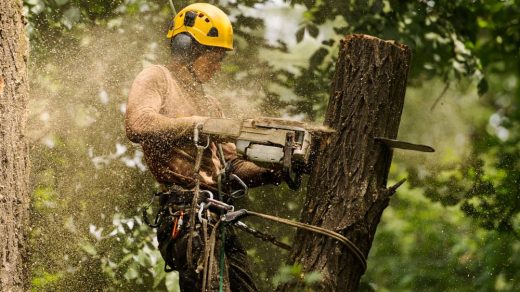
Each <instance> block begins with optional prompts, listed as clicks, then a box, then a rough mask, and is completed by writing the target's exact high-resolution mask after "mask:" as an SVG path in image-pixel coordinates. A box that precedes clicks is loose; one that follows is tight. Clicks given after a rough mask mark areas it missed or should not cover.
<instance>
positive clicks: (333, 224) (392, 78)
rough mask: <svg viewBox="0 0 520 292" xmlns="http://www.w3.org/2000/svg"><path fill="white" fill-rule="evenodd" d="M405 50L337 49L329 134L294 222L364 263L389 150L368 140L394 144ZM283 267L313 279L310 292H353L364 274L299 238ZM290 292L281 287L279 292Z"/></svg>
mask: <svg viewBox="0 0 520 292" xmlns="http://www.w3.org/2000/svg"><path fill="white" fill-rule="evenodd" d="M410 59H411V53H410V50H409V49H408V48H407V47H406V46H404V45H401V44H398V43H395V42H392V41H383V40H380V39H377V38H375V37H371V36H367V35H351V36H346V37H345V39H344V40H343V41H342V42H341V47H340V52H339V58H338V61H337V64H336V73H335V76H334V81H333V83H332V89H331V96H330V100H329V105H328V108H327V113H326V117H325V125H327V126H329V127H331V128H333V129H334V130H336V132H335V133H334V134H332V135H331V136H330V137H329V139H328V140H327V141H324V142H323V143H322V145H321V151H320V153H319V154H318V159H317V163H316V165H315V168H314V169H313V172H312V173H311V176H310V179H309V183H308V190H307V196H306V202H305V205H304V209H303V211H302V215H301V221H302V222H305V223H309V224H312V225H316V226H321V227H324V228H327V229H330V230H334V231H337V232H339V233H341V234H343V235H345V236H346V237H347V238H349V239H350V240H352V241H353V242H354V243H355V244H356V245H357V246H358V247H359V248H360V249H361V251H362V252H363V253H364V254H365V256H367V255H368V252H369V250H370V247H371V245H372V240H373V239H374V234H375V232H376V228H377V225H378V223H379V220H380V217H381V214H382V213H383V210H384V209H385V208H386V207H387V206H388V202H389V198H390V196H391V195H392V194H393V193H394V192H395V188H387V187H386V184H387V178H388V172H389V168H390V163H391V160H392V150H391V149H389V148H386V147H385V146H383V145H382V144H380V143H379V142H377V141H375V140H374V137H386V138H396V136H397V131H398V127H399V122H400V119H401V112H402V109H403V102H404V95H405V91H406V79H407V75H408V70H409V64H410ZM294 243H295V245H294V246H293V250H292V252H291V258H290V261H291V262H292V263H299V264H301V265H302V267H303V271H304V272H309V271H317V272H319V273H321V276H322V281H321V282H320V284H319V287H316V291H319V290H322V291H356V290H357V289H358V287H359V281H360V278H361V276H362V275H363V273H364V271H363V269H362V267H361V265H360V264H359V262H358V261H357V260H356V258H355V257H354V256H353V254H352V252H350V251H349V250H348V249H346V248H345V247H344V246H343V245H341V244H339V243H338V242H337V241H335V240H333V239H330V238H327V237H324V236H321V235H317V234H313V233H309V232H305V231H301V230H299V231H298V232H297V235H296V238H295V240H294ZM289 288H291V287H289V286H285V287H282V290H286V289H289Z"/></svg>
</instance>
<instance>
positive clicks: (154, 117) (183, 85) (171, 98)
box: [125, 63, 272, 189]
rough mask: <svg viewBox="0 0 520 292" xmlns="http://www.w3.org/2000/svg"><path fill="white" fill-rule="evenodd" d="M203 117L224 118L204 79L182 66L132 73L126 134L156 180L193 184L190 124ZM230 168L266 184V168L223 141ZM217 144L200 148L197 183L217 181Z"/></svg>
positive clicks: (247, 179)
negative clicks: (203, 84) (132, 79)
mask: <svg viewBox="0 0 520 292" xmlns="http://www.w3.org/2000/svg"><path fill="white" fill-rule="evenodd" d="M207 117H223V113H222V109H221V107H220V104H219V102H218V101H217V100H215V99H214V98H212V97H210V96H208V95H206V94H205V93H204V90H203V88H202V84H201V83H200V82H199V81H198V80H197V79H196V78H195V77H194V76H193V75H192V74H191V72H190V71H189V70H188V69H187V68H186V67H184V66H181V65H179V64H176V63H173V64H172V65H170V66H168V67H165V66H161V65H153V66H150V67H148V68H146V69H144V70H143V71H141V73H139V75H138V76H137V77H136V79H135V81H134V83H133V85H132V88H131V90H130V94H129V97H128V103H127V111H126V118H125V125H126V134H127V136H128V138H129V139H130V140H131V141H132V142H135V143H140V144H141V146H142V148H143V152H144V157H145V161H146V164H147V166H148V168H149V169H150V171H151V172H152V174H153V175H154V176H155V178H156V179H157V181H158V182H160V183H166V184H168V183H173V184H177V185H180V186H182V187H184V188H188V189H189V188H192V187H193V186H194V162H195V157H196V147H195V144H194V142H193V131H194V127H195V125H196V124H198V123H202V122H204V121H205V120H206V119H207ZM222 146H223V147H222V148H223V150H224V156H225V159H226V161H229V162H230V163H231V169H232V172H233V173H234V174H236V175H238V176H239V177H240V178H241V179H242V180H243V181H244V182H245V183H246V184H247V185H249V186H251V187H253V186H258V185H262V184H265V183H270V182H269V181H265V180H266V179H267V178H269V177H272V175H271V174H272V172H271V171H270V170H269V169H266V168H262V167H259V166H257V165H255V164H254V163H252V162H249V161H244V160H241V159H238V158H237V153H236V147H235V145H234V144H232V143H225V144H223V145H222ZM217 153H218V150H217V146H216V144H215V143H213V142H211V143H210V146H209V147H208V148H207V149H206V150H205V151H204V153H203V157H202V163H201V168H200V171H199V174H200V177H201V184H202V185H203V186H204V185H206V186H209V187H216V186H217V175H218V171H219V169H220V168H221V167H222V165H221V162H220V160H219V158H218V156H217Z"/></svg>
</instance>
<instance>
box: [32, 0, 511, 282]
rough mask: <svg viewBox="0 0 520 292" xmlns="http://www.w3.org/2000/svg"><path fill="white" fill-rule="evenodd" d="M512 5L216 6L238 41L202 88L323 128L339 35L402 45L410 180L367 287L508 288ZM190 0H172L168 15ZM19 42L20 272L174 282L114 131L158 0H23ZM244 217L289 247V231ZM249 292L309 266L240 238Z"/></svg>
mask: <svg viewBox="0 0 520 292" xmlns="http://www.w3.org/2000/svg"><path fill="white" fill-rule="evenodd" d="M519 2H520V1H512V0H505V1H483V0H481V1H479V0H477V1H462V0H452V1H433V0H420V1H396V0H395V1H394V0H368V1H358V0H348V1H344V0H341V1H340V0H318V1H307V0H304V1H296V0H293V1H283V0H271V1H259V0H258V1H256V0H247V1H233V0H220V1H213V3H217V4H219V6H220V7H222V8H223V9H224V10H225V11H226V12H227V13H228V14H229V15H230V18H231V19H232V21H233V25H234V30H235V35H236V38H235V40H236V41H235V43H236V50H235V51H234V52H233V53H231V54H230V55H229V57H228V58H227V59H226V62H225V64H224V66H223V72H222V74H220V75H219V76H218V77H217V78H215V79H214V80H213V81H212V82H211V83H210V84H208V85H207V87H206V90H207V91H208V92H210V93H211V94H213V95H215V96H219V97H220V98H221V101H222V103H223V105H224V108H225V109H226V112H227V114H228V115H229V116H231V117H234V116H256V115H275V116H282V117H286V118H297V119H303V120H306V121H314V122H320V121H322V119H323V114H324V111H325V108H326V104H327V101H328V91H329V83H330V80H331V77H332V74H333V70H334V65H335V59H336V58H337V52H338V46H339V42H340V40H341V39H342V37H343V35H345V34H350V33H366V34H371V35H374V36H377V37H380V38H382V39H393V40H396V41H398V42H401V43H404V44H407V45H408V46H410V47H411V48H412V50H413V63H412V68H411V71H410V74H409V87H408V94H407V97H406V103H405V108H404V112H403V117H402V123H401V127H400V130H401V131H400V134H399V138H400V139H403V140H407V141H413V142H419V143H424V144H430V145H432V146H434V147H435V148H436V149H437V152H436V153H434V154H431V155H424V154H414V153H400V152H396V153H395V157H394V163H393V166H392V169H391V180H393V181H397V180H399V179H401V178H404V177H407V178H408V179H409V183H408V184H407V185H406V186H403V187H402V188H401V189H399V191H398V194H397V195H396V196H395V198H393V199H392V201H391V203H390V206H389V207H388V209H387V210H386V211H385V213H384V214H383V218H382V221H381V223H380V225H379V228H378V232H377V234H376V238H375V240H374V245H373V247H372V250H371V253H370V258H369V267H368V271H367V273H366V275H365V276H364V277H363V279H362V280H363V283H362V290H367V291H374V290H375V291H395V290H397V291H417V290H419V291H438V290H441V291H475V290H478V291H490V290H497V291H515V288H517V287H520V283H519V282H520V280H519V279H520V275H519V271H520V257H519V256H518V255H519V254H520V253H519V249H520V236H519V235H520V215H519V211H520V187H519V186H520V146H519V145H520V143H519V142H520V109H519V105H520V85H519V80H518V77H519V73H520V72H519V71H520V60H519V56H520V30H519V29H518V28H519V27H520V26H519V21H520V20H519V18H518V15H520V5H519V4H520V3H519ZM188 3H191V2H190V1H175V5H176V6H177V9H180V8H181V7H183V6H184V5H186V4H188ZM25 8H26V9H25V14H26V17H27V19H28V20H29V25H28V33H29V36H30V40H31V47H32V51H31V52H32V53H31V64H30V69H31V73H30V74H31V75H30V77H31V78H30V80H31V84H30V86H31V96H32V99H31V104H30V122H29V127H28V128H29V135H30V137H31V140H32V144H31V145H32V146H31V160H32V165H33V166H32V180H31V181H32V197H33V200H32V229H31V236H30V244H31V250H32V253H31V267H32V287H33V289H34V290H35V291H54V290H60V291H61V290H66V291H69V290H79V291H84V290H109V291H115V290H117V291H135V290H158V291H162V290H165V291H177V290H178V286H177V274H176V273H169V274H166V273H164V272H163V266H164V263H163V261H162V259H161V258H160V256H159V254H158V252H157V250H156V248H155V247H156V244H157V243H156V241H155V239H154V231H153V230H151V229H149V228H148V227H146V226H145V225H143V224H142V221H141V219H140V217H139V209H140V208H141V207H142V206H143V205H144V204H146V202H147V201H148V199H149V196H150V195H151V194H152V193H154V191H156V189H157V187H158V186H157V185H156V184H155V182H154V180H153V178H152V177H151V176H150V174H149V173H148V172H147V171H146V167H145V165H144V162H143V160H142V152H141V151H140V148H139V147H138V146H137V145H133V144H131V143H130V142H129V141H128V140H127V139H126V137H125V136H124V127H123V115H124V111H125V101H126V95H127V93H128V90H129V87H130V85H131V82H132V80H133V78H134V77H135V75H136V74H137V73H138V72H139V71H140V70H142V68H143V67H144V66H147V65H148V64H151V63H165V62H168V48H167V43H166V39H165V37H164V36H165V30H166V28H167V24H168V21H169V18H170V17H171V12H170V10H169V6H168V1H163V0H161V1H158V0H151V1H144V0H117V1H102V0H90V1H79V0H25ZM304 194H305V190H301V191H299V192H292V191H290V190H288V189H287V188H286V187H281V188H274V187H265V188H261V189H257V190H255V191H254V192H252V194H251V195H250V196H249V197H248V198H246V199H244V200H243V201H240V202H238V204H239V205H240V206H245V207H247V208H249V209H253V210H259V211H265V212H267V213H271V214H274V215H278V216H282V217H286V218H292V219H297V218H298V215H299V212H300V206H301V204H302V202H303V196H304ZM248 224H250V225H251V226H253V227H255V228H258V229H261V230H264V231H266V232H269V233H272V234H274V235H277V236H278V237H279V238H280V239H281V240H283V241H285V242H287V243H291V240H292V235H293V230H288V229H286V228H284V227H281V226H277V225H268V224H267V223H265V222H262V221H254V220H250V221H248ZM241 236H242V240H243V241H244V243H245V245H246V246H247V248H248V253H249V254H250V256H251V260H252V262H254V268H255V277H256V279H257V282H258V284H259V286H260V288H261V290H262V291H269V290H272V289H273V287H274V285H276V284H278V283H281V282H286V281H304V283H306V284H308V285H309V289H312V283H314V282H315V281H319V275H315V274H313V273H310V274H308V275H303V276H302V275H301V273H300V270H299V267H298V266H284V261H285V258H286V257H287V253H286V252H285V251H282V250H279V249H277V248H275V247H273V246H271V245H269V244H268V243H259V242H258V240H257V239H255V238H252V237H251V236H250V235H248V234H243V235H241Z"/></svg>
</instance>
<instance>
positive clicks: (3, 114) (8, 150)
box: [0, 0, 29, 291]
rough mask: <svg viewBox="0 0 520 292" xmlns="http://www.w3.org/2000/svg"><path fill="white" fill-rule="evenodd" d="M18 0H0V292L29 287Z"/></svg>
mask: <svg viewBox="0 0 520 292" xmlns="http://www.w3.org/2000/svg"><path fill="white" fill-rule="evenodd" d="M22 8H23V6H22V1H21V0H1V1H0V246H1V249H0V291H22V290H28V289H29V279H28V278H29V275H28V263H27V245H26V231H27V224H28V221H29V220H28V216H29V191H28V189H29V186H28V182H29V177H28V176H29V159H28V146H27V145H28V144H27V139H26V137H25V124H26V120H27V100H28V85H27V54H28V42H27V38H26V35H25V19H24V17H23V15H22Z"/></svg>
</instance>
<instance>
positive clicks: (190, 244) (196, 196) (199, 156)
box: [186, 145, 205, 268]
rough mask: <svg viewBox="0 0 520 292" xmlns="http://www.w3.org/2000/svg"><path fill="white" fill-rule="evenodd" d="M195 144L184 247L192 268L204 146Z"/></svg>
mask: <svg viewBox="0 0 520 292" xmlns="http://www.w3.org/2000/svg"><path fill="white" fill-rule="evenodd" d="M196 146H197V157H196V158H195V167H194V169H193V175H194V176H195V190H194V194H193V200H192V201H191V216H190V234H189V235H188V248H187V249H186V258H187V260H188V267H189V268H192V266H193V265H192V259H193V236H194V234H195V217H196V215H197V202H198V200H199V194H200V176H199V170H200V164H201V161H202V154H203V152H204V149H205V147H204V146H199V145H196Z"/></svg>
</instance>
